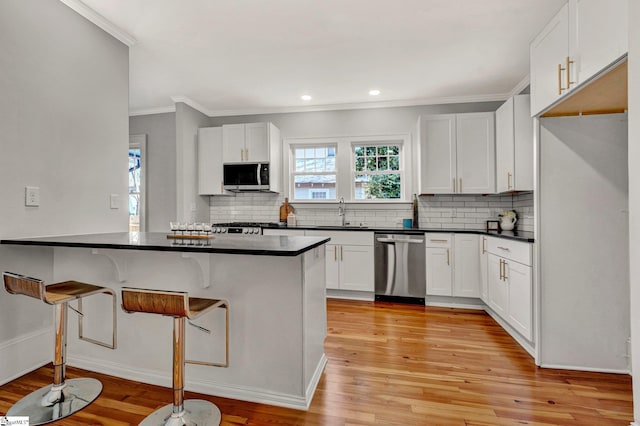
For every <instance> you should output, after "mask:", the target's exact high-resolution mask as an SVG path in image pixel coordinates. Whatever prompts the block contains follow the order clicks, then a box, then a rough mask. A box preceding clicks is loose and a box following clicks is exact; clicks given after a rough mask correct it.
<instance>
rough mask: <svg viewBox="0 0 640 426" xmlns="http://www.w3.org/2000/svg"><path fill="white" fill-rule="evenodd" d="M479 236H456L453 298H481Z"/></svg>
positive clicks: (454, 244) (454, 243) (454, 241)
mask: <svg viewBox="0 0 640 426" xmlns="http://www.w3.org/2000/svg"><path fill="white" fill-rule="evenodd" d="M478 239H479V236H478V235H477V234H455V236H454V240H453V247H454V250H453V252H454V256H453V258H454V260H455V263H454V268H453V277H454V279H453V296H458V297H480V256H479V251H478V249H479V245H478Z"/></svg>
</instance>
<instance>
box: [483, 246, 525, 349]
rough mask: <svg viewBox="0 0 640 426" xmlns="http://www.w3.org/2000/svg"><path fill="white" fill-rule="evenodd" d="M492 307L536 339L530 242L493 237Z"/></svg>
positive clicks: (489, 280)
mask: <svg viewBox="0 0 640 426" xmlns="http://www.w3.org/2000/svg"><path fill="white" fill-rule="evenodd" d="M488 247H489V248H488V256H487V284H488V289H487V290H488V291H487V293H488V294H487V298H488V303H487V304H488V305H489V307H490V308H491V309H492V310H493V311H494V312H495V313H496V314H497V315H499V316H500V317H501V318H502V319H504V320H505V321H506V322H507V323H508V324H509V325H510V326H511V327H513V329H515V330H516V331H517V332H518V333H520V334H521V335H522V336H523V337H525V338H526V339H527V340H529V341H531V340H533V326H532V324H533V286H532V280H531V247H530V245H529V244H528V243H521V242H516V241H507V240H499V239H497V238H489V240H488Z"/></svg>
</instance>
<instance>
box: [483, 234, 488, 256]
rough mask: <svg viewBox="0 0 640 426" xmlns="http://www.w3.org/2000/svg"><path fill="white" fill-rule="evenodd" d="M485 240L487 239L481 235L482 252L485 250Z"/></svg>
mask: <svg viewBox="0 0 640 426" xmlns="http://www.w3.org/2000/svg"><path fill="white" fill-rule="evenodd" d="M486 242H487V239H486V238H485V237H482V254H485V253H486V250H485V248H484V244H485V243H486Z"/></svg>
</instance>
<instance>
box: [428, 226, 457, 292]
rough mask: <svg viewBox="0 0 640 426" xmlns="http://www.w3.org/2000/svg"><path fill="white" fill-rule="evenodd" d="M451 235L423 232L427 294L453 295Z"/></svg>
mask: <svg viewBox="0 0 640 426" xmlns="http://www.w3.org/2000/svg"><path fill="white" fill-rule="evenodd" d="M452 242H453V235H451V234H425V251H426V277H427V296H452V295H453V250H452Z"/></svg>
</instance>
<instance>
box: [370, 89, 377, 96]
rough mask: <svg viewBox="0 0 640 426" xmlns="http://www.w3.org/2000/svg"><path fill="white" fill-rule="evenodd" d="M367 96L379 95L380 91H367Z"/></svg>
mask: <svg viewBox="0 0 640 426" xmlns="http://www.w3.org/2000/svg"><path fill="white" fill-rule="evenodd" d="M369 94H370V95H371V96H378V95H379V94H380V91H379V90H378V89H373V90H369Z"/></svg>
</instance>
